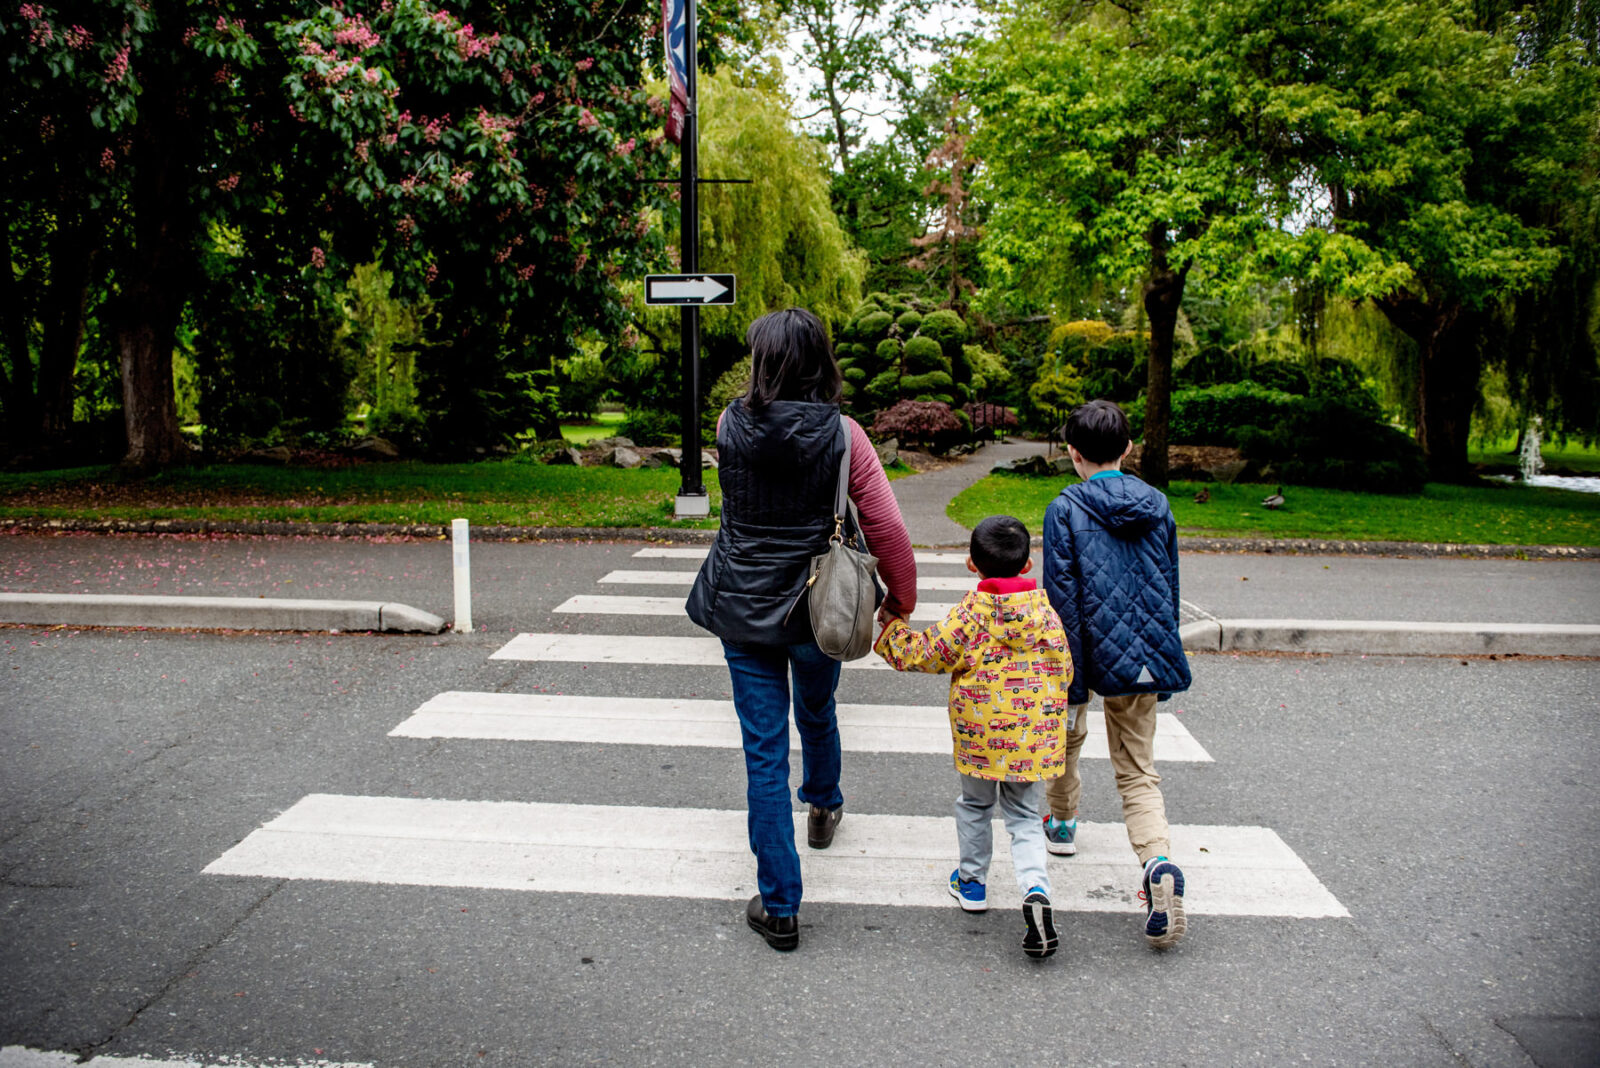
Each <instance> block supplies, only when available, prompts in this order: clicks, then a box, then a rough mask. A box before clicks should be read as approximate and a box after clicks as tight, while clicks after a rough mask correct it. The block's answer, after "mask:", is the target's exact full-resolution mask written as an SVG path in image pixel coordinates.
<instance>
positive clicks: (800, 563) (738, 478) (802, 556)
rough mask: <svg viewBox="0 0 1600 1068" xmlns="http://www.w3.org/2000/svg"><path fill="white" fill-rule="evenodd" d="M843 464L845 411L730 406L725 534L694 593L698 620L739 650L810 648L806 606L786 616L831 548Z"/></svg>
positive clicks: (721, 461) (722, 444) (723, 471)
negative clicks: (815, 561)
mask: <svg viewBox="0 0 1600 1068" xmlns="http://www.w3.org/2000/svg"><path fill="white" fill-rule="evenodd" d="M843 457H844V445H843V443H842V442H841V441H840V440H839V408H838V406H837V405H833V404H819V403H815V402H810V401H776V402H774V403H773V404H771V405H769V406H768V407H767V408H765V409H763V410H762V411H759V412H751V411H748V410H746V408H745V406H744V402H743V401H742V400H736V401H734V402H733V403H732V404H730V405H728V407H727V409H726V410H725V411H724V412H723V414H722V427H721V429H720V430H718V432H717V481H718V482H720V483H721V485H722V526H721V528H720V529H719V530H718V531H717V538H716V541H715V542H713V543H712V545H711V552H710V553H709V554H707V556H706V561H705V563H704V564H702V565H701V567H700V574H699V575H698V576H697V577H696V578H695V582H694V588H693V589H692V590H690V592H689V601H688V604H687V606H686V607H687V609H688V612H689V618H690V619H692V620H694V621H695V622H696V623H698V624H699V625H700V626H702V627H704V628H705V629H706V630H709V631H710V632H711V633H713V634H715V635H717V636H718V637H719V638H726V639H727V640H728V641H730V642H737V643H739V644H740V645H797V644H800V643H802V642H808V641H810V640H811V616H810V614H809V613H808V612H807V611H806V605H805V600H804V598H801V599H800V604H799V606H798V607H797V608H795V610H794V613H793V614H792V615H790V616H789V620H788V622H787V623H785V622H784V616H785V615H786V614H788V613H789V609H790V607H791V606H792V605H794V603H795V598H796V597H797V596H798V595H799V593H800V590H801V587H802V586H803V585H804V584H805V580H806V575H807V573H808V567H809V564H810V561H811V558H812V557H813V556H816V555H817V554H819V553H821V552H823V551H824V550H826V549H827V547H828V537H829V536H830V535H831V534H832V533H833V503H834V493H835V491H836V488H837V485H838V480H839V461H840V460H841V459H843Z"/></svg>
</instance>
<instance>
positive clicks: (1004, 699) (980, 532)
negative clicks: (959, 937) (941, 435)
mask: <svg viewBox="0 0 1600 1068" xmlns="http://www.w3.org/2000/svg"><path fill="white" fill-rule="evenodd" d="M970 552H971V555H969V556H968V557H967V569H968V570H969V571H974V572H976V573H977V574H978V575H979V576H980V577H981V579H982V581H981V582H979V583H978V588H977V589H976V590H975V591H973V592H972V593H969V594H967V595H966V596H965V597H964V598H962V599H961V603H960V604H958V605H956V606H955V607H954V608H953V609H951V610H950V613H949V614H948V615H946V616H945V618H944V619H943V620H942V621H941V622H939V623H938V624H936V625H935V626H932V627H929V628H928V629H927V630H925V631H923V632H922V633H920V634H919V633H917V632H915V631H913V630H912V629H911V628H910V627H908V626H907V625H906V621H905V620H904V619H901V618H899V617H893V618H891V619H890V620H889V621H888V626H886V627H885V628H884V630H883V633H882V634H880V635H879V636H878V642H877V645H876V646H875V648H876V649H877V651H878V654H879V655H880V656H882V657H883V658H884V659H885V660H887V661H888V662H889V665H890V666H891V667H893V668H894V669H895V670H896V671H927V672H934V673H940V672H949V673H950V675H951V678H950V734H951V740H952V742H953V743H954V746H955V761H956V770H957V771H958V772H960V773H961V796H960V797H959V798H957V799H956V840H957V843H958V844H959V846H960V851H961V864H960V866H959V867H958V868H956V870H955V871H953V872H951V873H950V894H951V896H953V897H954V898H955V899H956V901H957V902H959V903H960V905H961V907H962V908H963V909H965V910H966V911H968V912H983V911H986V910H987V909H988V907H989V902H988V894H987V892H986V890H985V888H984V883H985V880H986V879H987V878H988V874H989V859H990V855H991V853H992V851H993V847H994V842H993V827H992V824H991V819H992V817H993V815H994V807H995V804H996V802H998V803H999V806H1000V813H1001V815H1002V816H1003V817H1004V819H1005V821H1006V830H1007V831H1009V832H1010V833H1011V861H1012V864H1013V866H1014V867H1015V869H1016V874H1017V888H1018V889H1019V890H1021V891H1022V918H1023V922H1024V923H1025V924H1026V925H1027V933H1026V934H1025V935H1024V936H1023V939H1022V950H1023V952H1024V953H1026V954H1027V955H1028V956H1030V957H1035V958H1041V957H1048V956H1050V954H1052V953H1054V952H1055V951H1056V928H1055V921H1054V919H1053V917H1052V915H1051V908H1050V875H1049V873H1048V872H1046V871H1045V861H1046V859H1047V857H1048V854H1047V853H1046V850H1045V839H1044V825H1043V824H1042V823H1041V822H1040V821H1041V818H1042V817H1041V814H1040V813H1041V808H1042V805H1041V800H1042V799H1041V796H1040V795H1041V794H1042V792H1043V787H1042V785H1041V780H1044V779H1048V778H1051V777H1053V776H1056V775H1060V774H1061V769H1062V766H1063V764H1064V759H1065V758H1064V752H1065V748H1066V733H1065V729H1064V726H1063V722H1062V720H1063V717H1064V716H1065V714H1066V711H1067V684H1068V683H1070V682H1071V681H1072V659H1071V657H1069V656H1068V655H1067V646H1066V638H1065V635H1064V634H1063V633H1062V630H1061V620H1060V619H1059V618H1057V616H1056V613H1055V610H1054V609H1052V608H1051V607H1050V602H1049V600H1048V599H1047V598H1046V597H1045V595H1044V593H1043V591H1041V590H1039V589H1037V588H1036V587H1035V586H1034V582H1033V580H1032V579H1025V578H1021V577H1019V576H1021V575H1022V574H1023V573H1024V572H1026V571H1027V570H1028V569H1029V568H1030V567H1032V566H1033V561H1031V560H1029V559H1028V531H1027V528H1026V527H1024V526H1023V525H1022V524H1021V523H1020V522H1018V521H1017V520H1016V519H1013V518H1012V517H1011V516H1008V515H993V516H990V517H989V518H987V519H985V520H984V521H983V522H981V523H979V524H978V527H977V529H976V530H974V531H973V532H972V542H971V549H970Z"/></svg>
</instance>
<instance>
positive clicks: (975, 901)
mask: <svg viewBox="0 0 1600 1068" xmlns="http://www.w3.org/2000/svg"><path fill="white" fill-rule="evenodd" d="M950 896H951V897H953V898H955V899H956V900H957V901H959V902H960V903H961V907H962V908H963V909H965V910H966V911H967V912H988V911H989V892H988V891H987V890H986V889H984V885H983V880H982V879H963V878H962V877H961V869H960V868H957V869H956V870H955V871H953V872H951V873H950Z"/></svg>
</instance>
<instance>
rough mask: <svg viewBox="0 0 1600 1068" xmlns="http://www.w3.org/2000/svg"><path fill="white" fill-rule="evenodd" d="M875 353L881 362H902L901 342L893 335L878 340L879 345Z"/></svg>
mask: <svg viewBox="0 0 1600 1068" xmlns="http://www.w3.org/2000/svg"><path fill="white" fill-rule="evenodd" d="M873 355H874V356H876V357H877V358H878V362H879V363H893V364H898V363H899V362H900V342H898V341H896V340H895V339H894V338H892V337H886V338H884V339H883V340H882V341H880V342H878V347H877V348H876V349H875V350H874V351H873Z"/></svg>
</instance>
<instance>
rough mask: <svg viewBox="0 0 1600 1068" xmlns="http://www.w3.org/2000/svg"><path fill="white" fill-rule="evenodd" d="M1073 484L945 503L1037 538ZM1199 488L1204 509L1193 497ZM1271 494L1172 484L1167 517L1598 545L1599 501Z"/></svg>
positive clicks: (1379, 536) (1493, 495)
mask: <svg viewBox="0 0 1600 1068" xmlns="http://www.w3.org/2000/svg"><path fill="white" fill-rule="evenodd" d="M1076 481H1077V479H1076V478H1068V479H1061V478H1053V477H1042V476H1036V475H1012V474H1005V473H1001V474H992V475H989V476H987V477H985V478H984V479H983V480H982V481H980V482H978V483H976V484H975V485H973V486H971V487H969V488H968V489H966V490H965V491H963V492H962V493H961V495H960V496H958V497H957V498H956V499H955V500H954V501H952V502H951V503H950V507H949V509H948V514H949V516H950V518H951V519H953V520H955V521H956V522H957V523H960V524H962V525H963V526H967V527H971V526H974V525H976V524H977V522H978V521H979V520H980V519H982V518H983V517H984V516H986V515H994V514H997V513H1007V514H1010V515H1015V516H1017V517H1018V518H1019V519H1021V520H1022V521H1023V522H1024V523H1026V524H1027V525H1028V527H1029V529H1030V530H1033V531H1034V532H1036V533H1037V531H1038V526H1039V521H1040V520H1041V519H1042V518H1043V516H1044V509H1045V505H1047V504H1049V503H1050V499H1051V498H1052V497H1054V496H1055V495H1056V494H1057V493H1059V492H1060V491H1061V489H1062V487H1063V486H1065V485H1068V484H1070V483H1071V482H1076ZM1202 486H1204V487H1205V488H1206V489H1207V490H1209V491H1210V493H1211V500H1210V502H1209V503H1207V504H1196V503H1195V502H1194V495H1195V493H1197V492H1198V491H1199V490H1200V489H1201V487H1202ZM1276 488H1277V487H1276V486H1259V485H1223V484H1221V483H1198V482H1174V483H1173V484H1172V487H1171V489H1170V490H1169V492H1168V499H1169V500H1171V502H1172V514H1173V517H1174V518H1175V519H1177V521H1178V529H1179V531H1180V532H1181V533H1184V534H1198V535H1211V536H1216V537H1265V538H1338V539H1347V540H1358V541H1431V542H1455V543H1465V544H1479V543H1483V544H1496V545H1600V494H1594V493H1575V492H1572V491H1570V490H1554V489H1535V488H1530V487H1527V486H1518V485H1510V484H1505V485H1500V484H1495V483H1489V484H1485V485H1481V486H1454V485H1448V484H1444V483H1429V484H1428V486H1427V487H1426V488H1425V489H1424V490H1423V492H1422V493H1420V494H1416V495H1414V496H1396V497H1389V496H1384V495H1381V494H1369V493H1351V492H1349V491H1346V490H1330V489H1317V488H1313V487H1309V486H1285V487H1284V490H1283V494H1284V497H1285V498H1286V499H1287V501H1286V503H1285V505H1284V507H1283V508H1281V509H1279V510H1278V511H1269V510H1267V509H1266V508H1263V507H1262V506H1261V498H1262V497H1265V496H1266V495H1267V494H1269V493H1271V492H1273V491H1274V490H1275V489H1276Z"/></svg>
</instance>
